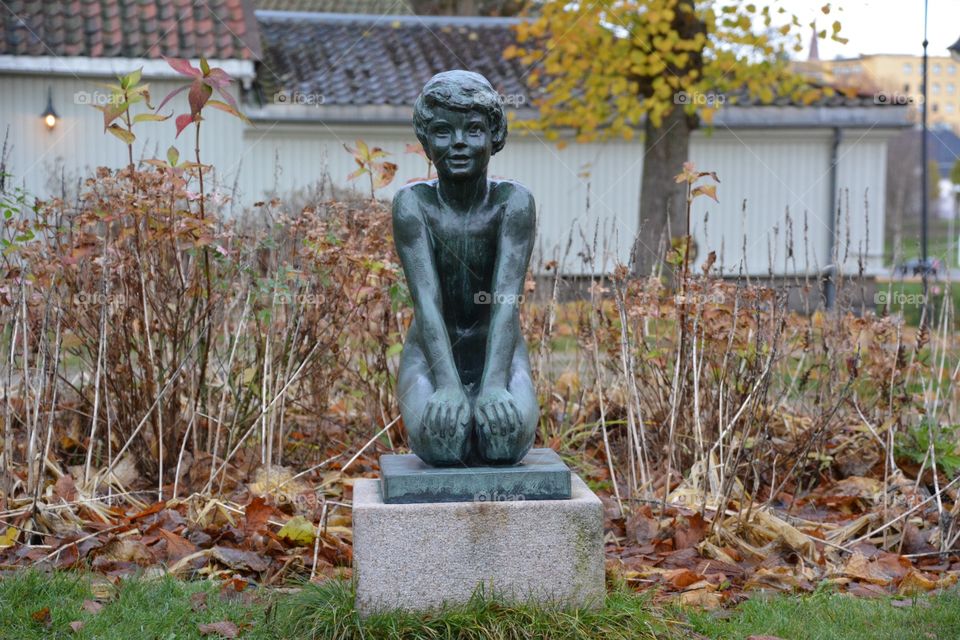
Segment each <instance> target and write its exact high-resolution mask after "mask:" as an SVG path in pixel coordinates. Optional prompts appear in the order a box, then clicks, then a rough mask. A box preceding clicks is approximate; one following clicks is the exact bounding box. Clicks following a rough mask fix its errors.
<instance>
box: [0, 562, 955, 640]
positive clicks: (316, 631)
mask: <svg viewBox="0 0 960 640" xmlns="http://www.w3.org/2000/svg"><path fill="white" fill-rule="evenodd" d="M91 581H97V582H98V583H100V584H102V583H103V582H104V579H103V578H102V577H94V576H90V575H84V574H76V573H49V574H47V573H40V572H38V571H16V572H11V573H3V574H0V640H7V639H10V640H12V639H14V638H16V639H17V640H35V639H36V640H40V639H43V640H57V639H64V640H67V639H74V638H78V639H82V638H87V639H94V638H96V639H98V640H114V639H125V638H136V639H137V640H181V639H191V638H198V639H199V638H203V637H206V638H216V637H217V636H201V635H200V632H199V630H198V625H199V624H202V623H211V622H219V621H222V620H229V621H231V622H233V623H235V624H237V625H238V626H241V627H242V628H243V632H242V633H241V635H240V637H241V638H249V639H251V640H256V639H264V640H266V639H268V638H269V639H271V640H281V639H286V638H289V639H291V640H293V639H294V638H295V639H297V640H307V639H311V638H313V639H318V640H319V639H320V638H323V639H332V640H339V639H348V638H385V639H401V638H416V639H422V638H423V639H437V640H440V639H446V638H450V639H453V638H458V639H459V638H463V639H467V640H471V639H477V640H480V639H482V640H487V639H492V640H500V639H503V640H506V639H511V640H512V639H517V640H520V639H531V640H534V639H540V638H549V639H571V640H572V639H581V638H582V639H586V640H590V639H596V640H617V639H620V638H638V639H640V640H643V639H652V638H659V639H662V640H679V639H681V638H689V637H707V638H714V639H718V640H721V639H722V640H741V639H742V638H746V637H748V636H750V635H773V636H777V637H780V638H784V639H785V640H793V639H796V640H820V639H823V640H827V639H829V640H860V639H862V640H897V639H904V640H922V639H925V638H934V639H939V638H942V639H947V638H950V639H955V638H960V591H958V590H957V589H956V588H953V589H952V590H950V591H949V592H947V593H946V594H943V595H939V596H936V597H922V598H919V599H917V600H916V601H913V600H911V599H898V600H899V604H900V605H901V606H894V604H892V602H893V599H891V598H881V599H861V598H854V597H852V596H847V595H844V594H840V593H836V592H833V591H830V590H828V589H822V590H819V591H817V592H816V593H814V594H812V595H805V596H791V595H776V596H766V595H763V594H760V593H754V594H751V596H752V597H751V599H750V600H748V601H747V602H744V603H742V604H741V605H739V606H738V607H736V608H733V609H728V610H718V611H703V610H700V609H695V608H689V607H679V606H671V607H668V608H667V609H666V610H664V609H662V608H658V607H657V606H655V605H653V604H652V603H651V599H650V595H637V594H635V593H632V592H630V591H626V590H616V591H614V592H613V593H610V594H609V595H608V596H607V601H606V604H605V606H604V607H603V608H602V609H599V610H592V611H591V610H580V611H577V610H566V611H562V610H557V609H550V608H542V607H533V606H520V605H506V604H503V603H500V602H495V601H492V600H491V599H489V598H484V597H482V596H481V595H479V594H478V595H477V596H476V597H475V598H474V600H473V601H472V602H470V603H469V604H468V605H466V606H463V607H458V608H452V609H447V610H444V611H441V612H437V613H434V614H410V613H391V614H389V615H375V616H370V617H368V618H365V619H361V618H360V617H359V616H358V615H357V613H356V611H355V610H354V608H353V599H354V593H353V589H352V587H351V584H350V583H349V582H344V581H336V580H331V581H328V582H325V583H323V584H319V585H313V584H311V585H306V586H305V587H304V588H303V589H302V590H300V591H298V592H296V593H292V594H289V593H278V592H268V591H267V590H260V591H255V595H256V598H255V600H254V601H252V602H238V601H235V600H231V601H225V600H223V599H221V598H220V596H219V589H218V586H217V584H215V583H212V582H181V581H178V580H175V579H172V578H159V579H152V580H147V579H133V580H124V581H122V582H121V584H120V585H119V587H118V588H116V589H110V590H111V591H112V594H111V595H110V596H109V597H107V598H105V599H103V600H101V602H102V603H103V605H104V607H103V609H102V610H101V611H100V612H99V613H96V614H92V613H88V612H86V611H84V610H83V601H84V600H85V599H93V597H94V596H93V591H94V589H92V588H91ZM97 591H98V593H100V591H101V590H100V589H97ZM198 592H206V593H207V598H206V608H205V609H201V610H197V608H196V607H195V606H194V605H193V603H192V601H191V598H192V597H193V596H194V594H196V593H198ZM101 597H102V595H101ZM904 605H906V606H904ZM44 607H48V608H49V610H50V618H51V623H50V625H49V626H45V625H44V624H43V623H42V622H38V621H36V620H34V619H33V614H34V613H35V612H37V611H40V610H42V609H43V608H44ZM76 620H80V621H83V622H84V626H83V628H82V629H81V630H80V631H79V632H78V633H74V632H73V631H71V629H70V626H69V625H70V622H73V621H76ZM692 631H695V632H697V633H699V634H702V636H694V635H693V634H692V633H691V632H692Z"/></svg>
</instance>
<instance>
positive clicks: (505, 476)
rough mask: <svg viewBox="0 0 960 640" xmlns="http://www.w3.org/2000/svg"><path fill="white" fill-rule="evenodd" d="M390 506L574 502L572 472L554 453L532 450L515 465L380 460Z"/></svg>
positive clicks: (391, 457) (400, 457)
mask: <svg viewBox="0 0 960 640" xmlns="http://www.w3.org/2000/svg"><path fill="white" fill-rule="evenodd" d="M380 475H381V480H380V491H381V495H382V497H383V501H384V502H385V503H387V504H411V503H416V502H503V501H512V500H566V499H569V498H570V468H569V467H567V465H566V464H564V462H563V461H562V460H561V459H560V456H558V455H557V454H556V452H555V451H553V450H552V449H531V450H530V452H529V453H528V454H527V455H526V457H524V459H523V460H522V461H521V462H520V463H519V464H516V465H512V466H490V467H431V466H428V465H426V464H424V463H423V461H422V460H420V459H419V458H418V457H417V456H416V455H414V454H406V455H384V456H380Z"/></svg>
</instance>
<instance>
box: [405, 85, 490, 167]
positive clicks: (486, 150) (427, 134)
mask: <svg viewBox="0 0 960 640" xmlns="http://www.w3.org/2000/svg"><path fill="white" fill-rule="evenodd" d="M413 126H414V129H415V130H416V133H417V139H418V140H420V144H421V145H423V150H424V151H425V152H426V153H427V156H428V157H429V158H430V160H431V161H433V163H434V165H436V167H437V173H438V175H439V176H440V177H441V178H458V177H469V176H474V175H477V173H478V172H480V171H486V168H487V163H488V162H489V160H490V156H492V155H493V154H495V153H497V152H498V151H500V150H501V149H503V145H504V143H505V142H506V139H507V118H506V114H505V113H504V110H503V104H502V103H501V101H500V95H499V94H498V93H497V92H496V91H494V89H493V87H492V86H490V83H489V82H488V81H487V79H486V78H484V77H483V76H482V75H480V74H479V73H474V72H472V71H461V70H456V71H444V72H443V73H438V74H437V75H435V76H433V77H432V78H430V80H428V81H427V84H425V85H424V86H423V91H421V92H420V96H419V97H417V102H416V104H415V105H414V108H413Z"/></svg>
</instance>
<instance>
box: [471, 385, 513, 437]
mask: <svg viewBox="0 0 960 640" xmlns="http://www.w3.org/2000/svg"><path fill="white" fill-rule="evenodd" d="M476 417H477V426H478V427H479V428H480V430H481V432H483V433H485V434H487V435H488V436H510V435H515V434H516V433H518V432H519V431H520V429H521V427H522V424H523V422H522V420H521V417H520V409H519V408H518V407H517V403H516V400H514V398H513V395H511V393H510V392H509V391H507V390H506V389H504V388H494V389H484V390H483V391H481V392H480V396H479V397H478V398H477V409H476Z"/></svg>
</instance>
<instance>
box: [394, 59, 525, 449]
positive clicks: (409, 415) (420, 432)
mask: <svg viewBox="0 0 960 640" xmlns="http://www.w3.org/2000/svg"><path fill="white" fill-rule="evenodd" d="M413 121H414V127H415V129H416V133H417V138H418V139H419V140H420V143H421V144H422V145H423V149H424V151H425V152H426V154H427V156H428V157H429V158H430V160H431V161H432V162H433V164H434V166H436V169H437V176H438V178H437V179H435V180H428V181H423V182H417V183H414V184H411V185H408V186H406V187H404V188H402V189H401V190H400V191H399V192H398V193H397V194H396V196H395V197H394V199H393V235H394V241H395V242H396V247H397V253H398V254H399V255H400V261H401V263H402V265H403V272H404V274H405V275H406V278H407V284H408V286H409V288H410V293H411V297H412V298H413V304H414V319H413V322H412V324H411V325H410V331H409V333H408V334H407V338H406V341H405V343H404V346H403V355H402V356H401V359H400V374H399V380H398V387H399V394H400V412H401V415H402V416H403V422H404V424H405V425H406V428H407V433H408V435H409V439H410V446H411V448H412V449H413V451H414V453H416V454H417V455H418V456H419V457H420V458H421V459H422V460H423V461H424V462H426V463H428V464H431V465H434V466H449V465H459V464H464V465H469V466H475V465H506V464H515V463H517V462H519V461H520V460H521V459H522V458H523V456H524V455H525V454H526V453H527V451H529V449H530V447H531V446H532V445H533V439H534V435H535V431H536V425H537V422H538V419H539V413H540V408H539V405H538V403H537V396H536V392H535V390H534V387H533V381H532V379H531V375H530V358H529V356H528V354H527V347H526V343H525V342H524V339H523V335H522V334H521V332H520V308H519V305H520V303H521V302H522V300H523V287H524V281H525V278H526V273H527V265H528V264H529V262H530V253H531V251H532V249H533V241H534V232H535V228H536V208H535V205H534V201H533V196H532V195H531V194H530V192H529V191H528V190H527V189H526V188H524V187H523V186H522V185H520V184H518V183H516V182H511V181H509V180H488V179H487V165H488V163H489V161H490V156H491V155H493V154H494V153H497V152H498V151H500V150H501V149H502V148H503V145H504V142H505V141H506V137H507V121H506V117H505V114H504V110H503V105H502V103H501V101H500V96H499V95H498V94H497V92H496V91H494V89H493V87H492V86H490V83H489V82H488V81H487V80H486V78H484V77H483V76H481V75H480V74H477V73H473V72H470V71H446V72H444V73H439V74H437V75H435V76H434V77H433V78H431V79H430V80H429V81H428V82H427V84H426V85H424V87H423V91H422V92H421V93H420V96H419V97H418V98H417V102H416V105H415V107H414V116H413Z"/></svg>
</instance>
